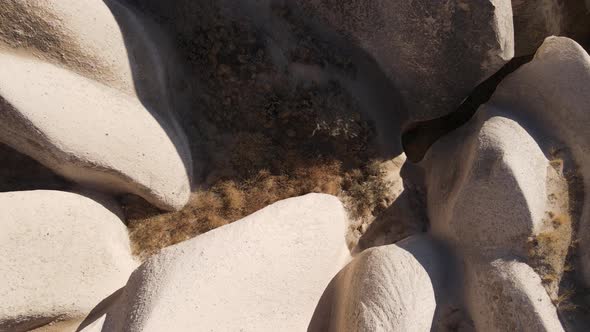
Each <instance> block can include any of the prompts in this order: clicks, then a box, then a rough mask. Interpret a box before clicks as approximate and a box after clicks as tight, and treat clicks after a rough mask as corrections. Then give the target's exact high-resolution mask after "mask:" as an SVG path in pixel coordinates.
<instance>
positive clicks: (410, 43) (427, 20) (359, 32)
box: [295, 0, 514, 126]
mask: <svg viewBox="0 0 590 332" xmlns="http://www.w3.org/2000/svg"><path fill="white" fill-rule="evenodd" d="M295 3H296V7H297V8H298V9H300V10H302V11H303V13H304V14H305V15H306V16H307V17H309V18H310V19H312V20H315V21H316V22H318V24H319V25H320V26H322V27H324V28H326V29H332V30H336V31H337V32H339V33H341V34H342V35H344V36H345V37H346V38H347V39H348V40H349V41H350V42H351V43H353V44H354V45H357V46H358V47H360V48H361V49H363V50H364V51H365V52H366V53H368V55H370V56H371V57H373V58H374V59H375V60H376V61H377V63H378V64H379V65H380V67H381V68H382V70H383V71H384V72H385V74H386V75H387V77H388V78H389V79H390V80H392V81H393V83H394V86H395V88H396V89H397V90H398V91H399V93H400V95H401V97H402V99H403V104H405V107H406V109H407V110H409V111H408V114H407V115H406V118H405V119H403V117H402V121H403V122H404V124H403V125H404V126H405V125H409V124H411V123H413V122H416V121H423V120H430V119H434V118H437V117H441V116H443V115H446V114H448V113H450V112H452V111H453V110H455V109H456V108H457V107H458V106H459V104H460V103H461V101H462V100H463V99H464V98H465V97H467V95H469V93H470V92H471V90H472V89H473V88H474V87H475V86H477V85H478V84H479V83H480V82H482V81H483V80H484V79H486V78H488V77H489V76H490V75H492V74H493V73H495V72H496V71H497V70H498V69H500V68H501V67H502V65H504V64H505V63H506V62H507V61H508V60H510V59H511V58H512V57H513V54H514V44H513V26H512V7H511V3H510V0H486V1H471V0H469V1H456V0H445V1H359V0H345V1H335V0H311V1H309V0H298V1H296V2H295Z"/></svg>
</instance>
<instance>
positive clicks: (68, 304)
mask: <svg viewBox="0 0 590 332" xmlns="http://www.w3.org/2000/svg"><path fill="white" fill-rule="evenodd" d="M0 228H1V229H2V231H1V232H0V298H1V299H2V301H0V330H1V331H28V330H30V329H33V328H36V327H39V326H42V325H45V324H48V323H50V322H54V321H69V320H81V319H83V318H84V317H85V316H86V315H87V314H88V313H89V312H90V310H91V309H92V308H93V307H94V306H95V305H96V303H97V302H98V301H100V300H101V299H102V298H104V297H106V296H107V295H109V294H111V293H112V292H114V291H115V290H117V289H118V288H120V287H122V286H124V285H125V282H126V281H127V279H128V277H129V275H130V274H131V272H132V271H133V269H135V267H136V266H137V263H136V262H135V261H134V260H133V258H132V256H131V251H130V248H129V240H128V238H127V230H126V228H125V225H124V224H123V222H122V221H121V220H120V219H119V218H118V217H117V216H116V215H115V214H113V213H112V212H110V211H109V210H108V209H106V208H105V207H103V206H102V205H101V204H99V203H97V202H95V201H93V200H91V199H89V198H86V197H84V196H80V195H78V194H73V193H66V192H59V191H46V190H39V191H23V192H9V193H2V194H0ZM61 324H67V322H63V323H61Z"/></svg>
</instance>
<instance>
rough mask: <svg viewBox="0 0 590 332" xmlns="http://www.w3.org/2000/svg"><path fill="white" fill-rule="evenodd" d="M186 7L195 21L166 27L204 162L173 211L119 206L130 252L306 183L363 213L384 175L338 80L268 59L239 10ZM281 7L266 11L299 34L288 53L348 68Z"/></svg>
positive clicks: (373, 203)
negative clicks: (305, 75) (183, 68)
mask: <svg viewBox="0 0 590 332" xmlns="http://www.w3.org/2000/svg"><path fill="white" fill-rule="evenodd" d="M195 6H197V7H199V6H205V7H203V8H201V9H203V10H200V11H198V13H202V17H201V16H200V17H199V19H198V20H195V22H196V23H193V22H191V24H189V25H185V26H181V27H179V26H178V25H174V26H173V27H172V28H173V29H177V30H178V31H177V34H178V36H179V38H178V42H179V44H178V46H179V49H180V50H181V52H184V56H185V58H186V59H188V62H189V63H188V66H187V71H188V72H187V75H186V76H187V77H192V78H194V79H195V82H189V83H187V84H186V85H187V86H193V87H197V88H198V91H194V93H191V94H190V95H191V98H192V100H190V102H191V104H192V105H195V107H194V109H191V110H189V111H186V112H184V113H183V114H182V115H181V116H182V118H183V119H182V120H183V121H182V122H183V123H184V124H185V126H186V128H187V130H186V132H187V134H188V135H189V140H190V141H191V142H192V150H193V155H194V156H198V158H199V159H200V160H199V161H202V162H203V164H204V165H206V167H205V169H204V170H202V172H203V174H195V176H194V177H195V178H196V179H198V180H197V181H196V182H197V184H199V185H200V186H201V187H200V189H199V191H197V192H195V193H194V194H193V198H192V199H191V201H190V202H189V204H188V205H187V206H186V207H185V208H184V209H183V210H182V211H180V212H175V213H165V214H149V215H147V214H146V215H141V214H134V213H130V214H129V213H128V216H127V220H128V221H129V228H130V231H131V240H132V242H133V244H134V251H135V253H137V254H141V255H144V256H145V255H148V254H151V253H153V252H155V251H157V250H158V249H159V248H163V247H166V246H169V245H171V244H174V243H177V242H179V241H182V240H184V239H187V238H191V237H194V236H196V235H198V234H201V233H203V232H206V231H208V230H211V229H213V228H216V227H219V226H221V225H224V224H227V223H230V222H233V221H235V220H238V219H240V218H242V217H244V216H247V215H249V214H251V213H253V212H255V211H257V210H260V209H262V208H264V207H266V206H267V205H269V204H272V203H274V202H276V201H279V200H282V199H286V198H289V197H294V196H300V195H304V194H307V193H312V192H315V193H326V194H331V195H336V196H340V197H341V198H342V199H343V201H344V202H345V204H346V206H347V207H348V209H349V211H350V212H351V215H352V216H353V218H370V217H371V215H372V214H373V213H375V212H376V211H378V210H379V209H380V206H381V204H380V202H382V201H383V196H384V195H385V192H386V189H387V184H385V183H384V180H383V174H382V172H381V171H380V170H379V166H378V165H379V162H378V161H376V160H379V159H380V156H379V154H378V153H377V152H376V151H377V148H376V144H375V142H376V132H375V129H374V125H373V124H372V123H371V122H370V121H368V120H367V119H365V118H364V116H362V113H361V110H360V107H359V105H358V102H357V99H356V98H355V97H353V96H352V95H351V94H350V92H349V91H348V90H346V89H345V88H344V87H343V86H341V84H340V83H339V82H338V81H334V80H327V81H326V82H323V83H318V82H303V83H302V82H300V81H299V80H293V77H291V76H290V73H289V72H288V71H287V70H285V69H284V68H280V66H279V67H277V65H276V64H275V63H274V62H273V59H272V57H271V56H270V54H268V50H269V49H272V47H271V48H269V47H268V46H269V45H267V44H268V42H269V40H268V38H267V36H266V35H265V34H264V33H262V34H261V33H260V31H259V30H258V29H257V28H256V24H253V23H252V22H249V21H248V19H247V18H242V19H238V18H237V17H233V18H230V17H228V16H227V15H224V14H222V13H221V12H216V9H215V8H213V7H215V6H214V3H209V2H207V3H202V2H198V3H195ZM199 8H200V7H199ZM283 9H284V10H283ZM283 9H277V11H276V13H275V14H276V15H278V16H280V17H281V18H282V19H284V20H285V21H286V23H287V25H286V26H285V28H288V29H291V33H292V34H293V35H294V36H298V38H299V37H300V39H301V40H302V41H303V42H302V43H299V44H297V45H291V46H286V45H284V46H285V47H286V49H285V50H284V52H285V56H287V57H288V58H289V59H288V60H289V62H291V63H298V64H304V65H307V66H315V67H314V68H317V69H318V70H320V71H321V70H322V68H323V67H324V66H325V65H328V66H330V67H337V68H342V69H343V70H345V71H346V72H349V73H352V72H354V68H352V65H351V64H350V63H349V62H348V61H346V59H345V57H342V56H338V52H334V51H333V47H329V46H328V45H327V44H325V43H323V42H322V41H319V40H317V39H316V38H315V37H313V34H312V33H310V32H309V31H306V30H305V29H304V24H303V23H302V22H292V20H293V19H294V16H292V15H290V14H289V11H288V10H287V9H286V8H283ZM198 15H201V14H198ZM195 168H196V167H195ZM201 178H202V179H203V181H201V180H200V179H201ZM133 209H134V208H132V207H128V210H133ZM144 211H147V210H145V209H144Z"/></svg>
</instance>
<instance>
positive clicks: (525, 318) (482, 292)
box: [466, 259, 564, 332]
mask: <svg viewBox="0 0 590 332" xmlns="http://www.w3.org/2000/svg"><path fill="white" fill-rule="evenodd" d="M468 269H469V273H468V274H467V277H466V282H467V287H466V289H467V296H466V297H467V303H468V305H469V307H470V309H471V310H470V311H471V315H472V318H473V321H474V323H475V327H476V328H477V331H530V332H534V331H548V332H549V331H555V332H557V331H563V330H564V329H563V327H562V326H561V323H560V321H559V318H558V317H557V311H556V310H555V306H554V305H553V303H552V301H551V299H550V298H549V295H547V292H546V291H545V288H543V285H542V284H541V278H539V276H538V275H537V273H536V272H535V271H534V270H533V269H532V268H531V267H530V266H528V265H527V264H525V263H522V262H518V261H515V260H502V259H498V260H494V261H492V262H478V263H472V264H471V265H470V266H469V268H468Z"/></svg>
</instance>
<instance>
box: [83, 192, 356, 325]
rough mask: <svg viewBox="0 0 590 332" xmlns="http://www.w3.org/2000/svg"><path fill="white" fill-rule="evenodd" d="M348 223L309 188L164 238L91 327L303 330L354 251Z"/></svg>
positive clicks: (339, 209) (331, 201)
mask: <svg viewBox="0 0 590 332" xmlns="http://www.w3.org/2000/svg"><path fill="white" fill-rule="evenodd" d="M346 222H347V217H346V213H345V211H344V207H343V206H342V204H341V203H340V202H339V201H338V199H337V198H335V197H333V196H329V195H323V194H309V195H306V196H302V197H298V198H291V199H287V200H284V201H280V202H278V203H275V204H272V205H270V206H268V207H266V208H264V209H262V210H260V211H258V212H256V213H254V214H252V215H250V216H248V217H246V218H244V219H242V220H239V221H236V222H234V223H232V224H230V225H227V226H223V227H221V228H218V229H215V230H213V231H210V232H208V233H205V234H203V235H200V236H198V237H196V238H194V239H192V240H189V241H186V242H183V243H180V244H178V245H175V246H172V247H168V248H166V249H164V250H162V252H161V253H160V254H157V255H155V256H152V257H151V258H149V259H148V260H147V261H146V262H144V263H143V265H141V266H140V267H139V268H138V269H137V270H136V271H135V272H134V273H133V274H132V276H131V278H130V279H129V282H128V283H127V286H126V287H125V290H124V291H123V293H122V294H121V296H120V297H119V299H118V300H117V301H116V302H115V304H113V305H112V306H111V307H110V308H109V309H108V310H107V312H106V313H105V314H99V315H98V316H99V317H97V318H96V319H97V320H104V324H101V323H100V322H98V323H94V324H90V323H92V322H89V325H88V329H90V328H92V331H96V330H98V329H99V328H98V327H97V324H98V325H102V331H136V330H137V331H139V330H141V331H162V330H174V331H192V330H195V329H198V330H204V331H210V330H215V331H235V330H243V331H271V330H276V329H277V328H278V329H281V330H286V331H304V330H305V329H306V328H307V324H308V323H309V320H310V318H311V316H312V314H313V310H314V308H315V305H316V303H317V302H318V300H319V299H320V296H321V294H322V291H323V290H324V288H325V287H326V285H328V283H329V281H330V279H331V278H332V277H333V276H334V275H335V274H336V273H337V272H338V270H339V269H340V268H341V267H342V266H343V265H344V264H345V263H346V260H347V257H349V255H350V254H349V251H348V249H347V248H346V244H345V230H346ZM105 315H106V316H105Z"/></svg>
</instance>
